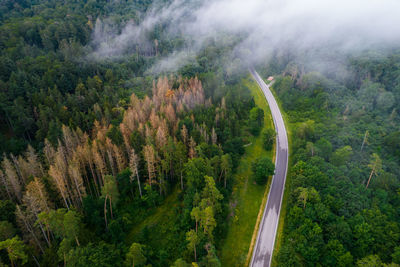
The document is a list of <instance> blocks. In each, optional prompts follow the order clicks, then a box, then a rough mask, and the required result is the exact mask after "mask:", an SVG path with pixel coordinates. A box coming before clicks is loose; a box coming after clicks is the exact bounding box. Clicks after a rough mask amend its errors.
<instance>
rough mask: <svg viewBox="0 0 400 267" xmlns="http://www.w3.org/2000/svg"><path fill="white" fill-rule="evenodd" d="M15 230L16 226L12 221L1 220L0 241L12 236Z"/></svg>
mask: <svg viewBox="0 0 400 267" xmlns="http://www.w3.org/2000/svg"><path fill="white" fill-rule="evenodd" d="M15 232H16V231H15V228H14V226H13V225H12V224H11V223H10V222H8V221H0V241H4V240H6V239H9V238H12V237H13V236H14V235H15Z"/></svg>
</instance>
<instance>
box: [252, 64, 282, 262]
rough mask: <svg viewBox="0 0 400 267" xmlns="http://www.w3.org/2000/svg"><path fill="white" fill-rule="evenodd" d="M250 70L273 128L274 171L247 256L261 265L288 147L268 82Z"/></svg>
mask: <svg viewBox="0 0 400 267" xmlns="http://www.w3.org/2000/svg"><path fill="white" fill-rule="evenodd" d="M250 73H251V75H252V76H253V78H254V79H255V80H256V82H257V83H258V85H259V86H260V88H261V89H262V91H263V93H264V96H265V98H266V99H267V101H268V105H269V108H270V110H271V114H272V118H273V120H274V125H275V131H276V155H275V174H274V176H273V177H272V183H271V187H270V190H269V193H268V200H267V205H266V206H265V210H264V213H263V217H262V220H261V223H260V226H259V229H258V235H257V241H256V244H255V246H254V250H253V257H252V259H251V266H252V267H261V266H262V267H264V266H270V265H271V259H272V252H273V250H274V244H275V238H276V231H277V228H278V222H279V214H280V211H281V204H282V197H283V191H284V190H285V181H286V174H287V168H288V155H289V151H288V139H287V133H286V128H285V124H284V122H283V118H282V114H281V111H280V110H279V106H278V104H277V103H276V100H275V98H274V96H273V94H272V93H271V90H270V89H269V87H268V85H267V84H265V82H264V81H263V80H262V79H261V77H260V75H258V73H257V72H256V71H255V70H254V69H250Z"/></svg>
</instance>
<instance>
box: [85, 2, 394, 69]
mask: <svg viewBox="0 0 400 267" xmlns="http://www.w3.org/2000/svg"><path fill="white" fill-rule="evenodd" d="M399 10H400V1H397V0H346V1H344V0H335V1H334V0H324V1H320V0H247V1H242V0H214V1H207V0H206V1H182V0H175V1H172V2H171V3H170V4H168V5H166V6H161V5H160V3H158V4H154V5H153V7H152V8H151V9H150V11H149V12H148V13H147V14H145V16H144V19H143V20H142V22H141V23H140V24H136V23H135V22H133V21H130V22H128V23H127V24H126V26H125V27H124V28H123V29H122V31H120V32H117V31H116V29H114V27H113V26H112V24H110V23H108V22H106V21H105V22H101V21H99V20H98V21H97V23H96V26H95V30H94V33H93V42H92V45H93V47H94V48H95V50H94V51H93V53H92V54H91V55H90V56H91V57H93V58H96V59H102V58H113V57H121V56H122V55H126V54H129V53H133V52H136V51H135V50H134V49H137V48H136V46H137V45H139V46H140V47H141V49H144V50H146V49H149V50H151V49H153V46H154V40H151V37H150V36H149V33H150V32H151V30H152V29H153V28H154V27H155V26H156V25H159V24H164V25H168V26H167V28H166V30H165V31H166V34H167V35H168V36H170V37H171V38H173V37H177V36H182V37H183V38H184V39H185V41H186V43H190V46H188V47H185V49H184V50H181V51H175V52H173V53H172V54H171V55H168V56H165V57H164V58H162V59H161V60H160V61H159V62H157V63H156V64H155V65H154V66H153V68H152V70H153V71H156V72H161V71H165V70H176V69H177V68H179V67H181V66H182V65H184V64H186V63H188V62H190V60H191V59H192V58H193V57H194V55H196V53H198V51H199V50H200V49H201V48H202V47H203V45H204V43H205V42H206V41H207V40H209V39H210V38H212V39H214V40H217V41H218V40H220V39H221V37H220V36H225V35H226V34H232V35H237V36H240V40H241V41H239V42H238V43H237V44H236V45H235V48H234V54H235V56H238V57H239V58H240V59H241V60H242V61H245V62H248V63H250V64H252V63H258V62H260V61H261V60H265V59H268V57H269V56H271V54H272V53H273V52H274V51H276V50H282V49H285V50H289V51H290V52H292V53H294V54H298V55H306V57H310V58H314V59H316V58H318V59H319V60H321V59H322V58H323V56H324V55H325V53H326V51H329V52H330V53H333V54H334V53H338V54H346V53H357V52H359V51H362V50H363V49H368V48H371V47H376V46H383V47H394V46H397V45H398V44H399V41H400V27H398V25H400V16H399ZM133 44H134V45H133Z"/></svg>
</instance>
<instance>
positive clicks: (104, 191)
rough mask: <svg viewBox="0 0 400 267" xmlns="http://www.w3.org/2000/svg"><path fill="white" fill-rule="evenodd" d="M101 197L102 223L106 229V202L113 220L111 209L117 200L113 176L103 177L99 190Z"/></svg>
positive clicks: (116, 189)
mask: <svg viewBox="0 0 400 267" xmlns="http://www.w3.org/2000/svg"><path fill="white" fill-rule="evenodd" d="M101 196H102V197H103V198H104V221H105V223H106V227H107V200H109V207H110V213H111V218H113V212H112V208H113V206H115V205H116V204H117V202H118V199H119V191H118V185H117V181H116V179H115V177H114V176H112V175H106V176H104V185H103V186H102V188H101Z"/></svg>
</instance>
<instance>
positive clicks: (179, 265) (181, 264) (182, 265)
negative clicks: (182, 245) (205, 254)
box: [171, 258, 192, 267]
mask: <svg viewBox="0 0 400 267" xmlns="http://www.w3.org/2000/svg"><path fill="white" fill-rule="evenodd" d="M191 266H192V265H191V264H189V263H187V262H186V261H185V260H183V259H180V258H179V259H177V260H176V261H175V262H174V264H172V265H171V267H191Z"/></svg>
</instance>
